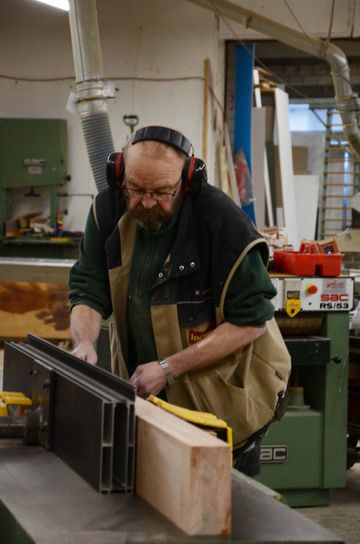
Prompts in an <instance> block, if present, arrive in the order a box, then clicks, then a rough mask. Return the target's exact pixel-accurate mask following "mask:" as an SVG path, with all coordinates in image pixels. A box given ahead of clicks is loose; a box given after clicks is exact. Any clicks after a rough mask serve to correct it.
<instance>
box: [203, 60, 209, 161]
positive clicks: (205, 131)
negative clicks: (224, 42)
mask: <svg viewBox="0 0 360 544" xmlns="http://www.w3.org/2000/svg"><path fill="white" fill-rule="evenodd" d="M209 84H210V60H209V59H205V60H204V105H203V133H202V160H203V161H205V162H206V159H207V142H208V124H209V121H208V117H209V114H208V112H209Z"/></svg>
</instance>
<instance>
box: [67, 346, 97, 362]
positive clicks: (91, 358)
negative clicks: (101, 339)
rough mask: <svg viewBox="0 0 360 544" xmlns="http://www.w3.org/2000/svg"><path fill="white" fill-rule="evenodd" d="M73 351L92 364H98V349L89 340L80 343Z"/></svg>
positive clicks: (76, 355) (73, 353)
mask: <svg viewBox="0 0 360 544" xmlns="http://www.w3.org/2000/svg"><path fill="white" fill-rule="evenodd" d="M71 353H72V355H75V357H78V358H79V359H82V360H83V361H86V362H87V363H90V364H91V365H96V363H97V354H96V351H95V349H94V346H93V345H92V344H91V343H89V342H82V343H80V344H79V345H78V346H77V347H76V348H75V349H74V350H73V351H72V352H71Z"/></svg>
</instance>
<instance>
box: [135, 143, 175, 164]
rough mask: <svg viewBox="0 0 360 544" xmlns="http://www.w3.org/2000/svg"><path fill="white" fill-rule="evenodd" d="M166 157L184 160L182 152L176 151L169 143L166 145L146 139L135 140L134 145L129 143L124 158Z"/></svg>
mask: <svg viewBox="0 0 360 544" xmlns="http://www.w3.org/2000/svg"><path fill="white" fill-rule="evenodd" d="M141 157H142V158H148V159H165V160H166V159H167V160H174V161H175V162H184V158H183V157H182V154H181V153H180V152H178V151H177V150H176V149H175V148H174V147H172V146H171V145H167V144H165V143H163V142H157V141H155V140H146V141H143V142H137V143H136V144H134V145H130V146H129V147H128V149H127V150H126V158H129V159H138V158H141Z"/></svg>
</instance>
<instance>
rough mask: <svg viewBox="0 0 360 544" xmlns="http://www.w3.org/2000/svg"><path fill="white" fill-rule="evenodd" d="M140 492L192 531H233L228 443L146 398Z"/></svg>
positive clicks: (139, 404) (140, 424) (140, 408)
mask: <svg viewBox="0 0 360 544" xmlns="http://www.w3.org/2000/svg"><path fill="white" fill-rule="evenodd" d="M136 415H137V456H136V493H137V495H139V496H140V497H142V498H143V499H144V500H146V501H147V502H149V503H150V504H151V505H152V506H153V507H154V508H155V509H156V510H158V511H160V512H161V513H162V514H163V515H164V516H166V517H167V518H168V519H170V520H171V521H172V522H173V523H174V524H175V525H177V526H178V527H180V529H181V530H183V531H184V532H185V533H187V534H189V535H224V536H225V535H228V534H230V528H231V452H230V449H229V447H228V445H227V444H226V443H225V442H222V441H221V440H218V439H217V438H215V437H214V436H211V435H210V434H209V433H207V432H205V431H202V430H200V429H198V428H197V427H195V426H194V425H191V424H190V423H187V422H186V421H183V420H182V419H180V418H178V417H176V416H174V415H172V414H170V413H168V412H165V411H164V410H162V409H161V408H159V407H157V406H154V405H153V404H151V403H150V402H147V401H145V400H143V399H141V398H137V399H136Z"/></svg>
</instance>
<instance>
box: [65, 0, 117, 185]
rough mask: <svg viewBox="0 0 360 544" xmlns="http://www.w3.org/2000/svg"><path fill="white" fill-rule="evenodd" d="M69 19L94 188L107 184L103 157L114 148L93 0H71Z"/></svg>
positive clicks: (77, 88) (94, 2) (82, 119)
mask: <svg viewBox="0 0 360 544" xmlns="http://www.w3.org/2000/svg"><path fill="white" fill-rule="evenodd" d="M69 4H70V9H69V22H70V32H71V42H72V50H73V56H74V66H75V76H76V91H77V97H76V104H77V108H78V111H79V114H80V119H81V125H82V129H83V134H84V139H85V144H86V148H87V151H88V155H89V160H90V164H91V169H92V173H93V176H94V180H95V184H96V187H97V189H98V190H99V191H100V190H101V189H105V188H106V187H107V180H106V159H107V157H108V155H109V154H110V153H112V152H113V151H114V144H113V140H112V134H111V128H110V122H109V115H108V109H107V100H108V99H109V98H112V96H113V95H112V94H111V93H109V91H108V88H107V87H106V86H105V81H104V77H103V68H102V59H101V47H100V36H99V28H98V21H97V12H96V0H70V1H69Z"/></svg>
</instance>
